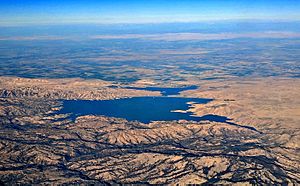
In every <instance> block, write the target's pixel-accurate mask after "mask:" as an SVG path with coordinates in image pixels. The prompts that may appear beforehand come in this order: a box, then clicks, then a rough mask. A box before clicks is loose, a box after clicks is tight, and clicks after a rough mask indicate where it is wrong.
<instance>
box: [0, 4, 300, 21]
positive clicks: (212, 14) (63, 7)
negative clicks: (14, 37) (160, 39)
mask: <svg viewBox="0 0 300 186" xmlns="http://www.w3.org/2000/svg"><path fill="white" fill-rule="evenodd" d="M299 9H300V2H299V1H295V0H288V1H279V0H275V1H274V0H273V1H269V0H268V1H262V0H258V1H255V2H253V1H249V0H242V1H237V0H229V1H220V0H212V1H206V0H205V1H195V0H185V1H179V0H174V1H165V0H154V1H145V0H140V1H137V0H129V1H119V0H116V1H107V0H104V1H95V0H92V1H88V2H87V1H82V0H77V1H70V0H61V1H57V0H50V1H49V0H48V1H45V0H41V1H33V0H25V1H20V0H12V1H2V2H0V12H1V18H0V26H21V25H22V26H24V25H56V24H83V23H84V24H145V23H190V22H191V23H193V22H210V21H228V20H229V21H239V20H246V21H253V20H256V21H271V22H274V21H275V22H280V21H300V12H299V11H298V10H299Z"/></svg>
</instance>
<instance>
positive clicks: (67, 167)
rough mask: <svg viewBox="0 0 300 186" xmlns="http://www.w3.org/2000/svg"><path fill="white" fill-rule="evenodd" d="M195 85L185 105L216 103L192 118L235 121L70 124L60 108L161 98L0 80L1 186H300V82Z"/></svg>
mask: <svg viewBox="0 0 300 186" xmlns="http://www.w3.org/2000/svg"><path fill="white" fill-rule="evenodd" d="M149 83H150V84H153V82H151V81H149V80H140V81H138V82H135V83H133V84H132V85H135V86H136V85H139V86H143V85H144V84H149ZM195 83H196V85H198V86H199V88H198V89H197V90H188V91H184V92H182V93H181V95H180V96H181V97H199V98H213V99H214V100H213V101H211V102H209V103H207V104H201V105H200V104H199V105H198V104H193V105H192V107H191V108H190V111H192V112H193V114H194V115H198V116H204V115H219V116H225V117H227V118H229V119H230V120H226V121H223V122H211V121H199V122H195V121H184V120H179V121H155V122H151V123H149V124H144V123H140V122H138V121H126V120H125V119H122V118H112V117H105V116H93V115H87V116H80V117H78V118H77V119H76V120H75V121H71V120H70V119H68V116H67V115H59V114H55V113H56V111H57V110H59V109H61V107H62V103H61V100H65V99H67V100H68V99H71V100H76V99H83V100H106V99H116V98H123V97H138V96H160V95H161V94H160V92H157V91H154V92H152V91H143V90H133V89H126V88H122V87H121V86H112V85H115V84H113V83H109V82H106V81H100V80H92V79H91V80H84V79H37V78H35V79H26V78H17V77H1V78H0V97H1V98H0V133H1V134H0V180H1V183H4V184H8V185H15V184H51V185H52V184H114V183H123V184H125V183H139V184H174V185H175V184H219V185H226V184H227V185H251V184H255V185H287V184H289V185H298V184H300V156H299V154H300V143H299V140H300V139H299V135H300V126H299V121H300V116H299V114H300V103H299V100H300V92H299V90H300V81H299V79H297V78H264V79H259V78H252V79H243V78H235V79H227V80H226V81H224V80H222V79H220V80H218V79H216V80H210V81H204V80H203V81H198V82H197V81H194V82H193V84H195ZM178 86H180V82H179V83H178ZM279 90H280V91H279Z"/></svg>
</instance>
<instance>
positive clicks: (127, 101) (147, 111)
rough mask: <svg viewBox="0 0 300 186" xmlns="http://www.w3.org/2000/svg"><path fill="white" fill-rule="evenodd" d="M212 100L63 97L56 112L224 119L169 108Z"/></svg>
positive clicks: (139, 118) (132, 117) (131, 118)
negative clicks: (93, 99)
mask: <svg viewBox="0 0 300 186" xmlns="http://www.w3.org/2000/svg"><path fill="white" fill-rule="evenodd" d="M211 100H212V99H202V98H183V97H134V98H124V99H115V100H101V101H98V100H97V101H89V100H64V101H63V108H62V109H61V110H60V111H58V113H57V114H70V119H72V120H75V119H76V117H78V116H83V115H103V116H107V117H117V118H124V119H126V120H128V121H139V122H142V123H149V122H151V121H171V120H182V119H184V120H192V121H201V120H210V121H218V122H223V121H226V120H227V118H226V117H222V116H215V115H208V116H203V117H195V116H192V113H189V112H188V113H178V112H171V111H173V110H188V109H189V105H188V104H187V102H195V103H200V104H206V103H208V102H210V101H211Z"/></svg>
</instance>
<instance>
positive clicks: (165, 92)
mask: <svg viewBox="0 0 300 186" xmlns="http://www.w3.org/2000/svg"><path fill="white" fill-rule="evenodd" d="M125 88H127V89H134V90H148V91H159V92H161V94H162V95H163V96H172V95H178V94H179V93H180V92H182V91H186V90H196V89H197V88H198V86H195V85H192V86H187V87H177V88H176V87H175V88H166V87H125Z"/></svg>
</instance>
